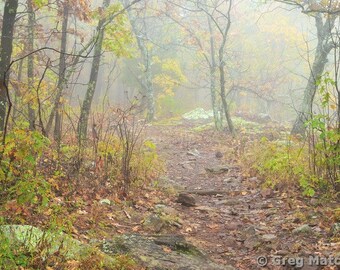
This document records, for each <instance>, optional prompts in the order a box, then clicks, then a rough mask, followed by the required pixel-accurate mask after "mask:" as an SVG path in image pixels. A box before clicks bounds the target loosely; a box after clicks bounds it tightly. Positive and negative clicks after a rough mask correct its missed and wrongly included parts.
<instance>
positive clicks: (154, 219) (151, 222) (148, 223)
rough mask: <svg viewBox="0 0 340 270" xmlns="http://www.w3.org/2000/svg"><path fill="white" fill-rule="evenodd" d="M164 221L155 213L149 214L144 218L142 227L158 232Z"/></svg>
mask: <svg viewBox="0 0 340 270" xmlns="http://www.w3.org/2000/svg"><path fill="white" fill-rule="evenodd" d="M165 223H166V222H165V221H164V220H163V219H161V217H160V216H159V215H157V214H151V215H150V216H148V217H147V218H146V220H145V221H144V223H143V227H144V228H145V229H147V230H150V231H152V232H156V233H159V232H160V231H161V230H162V228H163V227H164V226H165Z"/></svg>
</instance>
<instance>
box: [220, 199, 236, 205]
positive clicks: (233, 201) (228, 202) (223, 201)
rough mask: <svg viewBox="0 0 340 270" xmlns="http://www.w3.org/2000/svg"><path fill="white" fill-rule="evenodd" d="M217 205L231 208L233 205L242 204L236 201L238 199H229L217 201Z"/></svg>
mask: <svg viewBox="0 0 340 270" xmlns="http://www.w3.org/2000/svg"><path fill="white" fill-rule="evenodd" d="M215 204H216V205H229V206H232V205H237V204H240V202H239V201H238V200H236V199H229V200H221V201H217V202H216V203H215Z"/></svg>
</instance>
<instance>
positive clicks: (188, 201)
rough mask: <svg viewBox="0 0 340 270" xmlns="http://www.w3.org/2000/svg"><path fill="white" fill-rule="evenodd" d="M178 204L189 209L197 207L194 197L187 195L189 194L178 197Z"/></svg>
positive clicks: (181, 194)
mask: <svg viewBox="0 0 340 270" xmlns="http://www.w3.org/2000/svg"><path fill="white" fill-rule="evenodd" d="M176 202H178V203H181V204H182V205H184V206H188V207H192V206H196V200H195V198H194V196H192V195H190V194H187V193H180V194H179V195H178V198H177V201H176Z"/></svg>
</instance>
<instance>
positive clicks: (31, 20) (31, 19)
mask: <svg viewBox="0 0 340 270" xmlns="http://www.w3.org/2000/svg"><path fill="white" fill-rule="evenodd" d="M27 12H28V24H27V32H28V41H27V53H31V52H33V49H34V27H35V14H34V10H33V3H32V0H27ZM27 80H28V90H29V91H28V92H29V95H33V91H34V55H33V54H30V55H28V56H27ZM32 100H34V99H32ZM32 103H34V102H32ZM32 103H31V102H28V104H27V109H28V122H29V128H30V130H34V129H35V111H34V109H33V108H32Z"/></svg>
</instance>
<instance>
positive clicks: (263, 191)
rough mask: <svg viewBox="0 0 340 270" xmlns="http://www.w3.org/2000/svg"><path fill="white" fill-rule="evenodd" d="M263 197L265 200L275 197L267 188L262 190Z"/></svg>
mask: <svg viewBox="0 0 340 270" xmlns="http://www.w3.org/2000/svg"><path fill="white" fill-rule="evenodd" d="M261 195H262V197H263V198H271V197H273V195H274V191H273V190H272V189H271V188H265V189H262V190H261Z"/></svg>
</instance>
